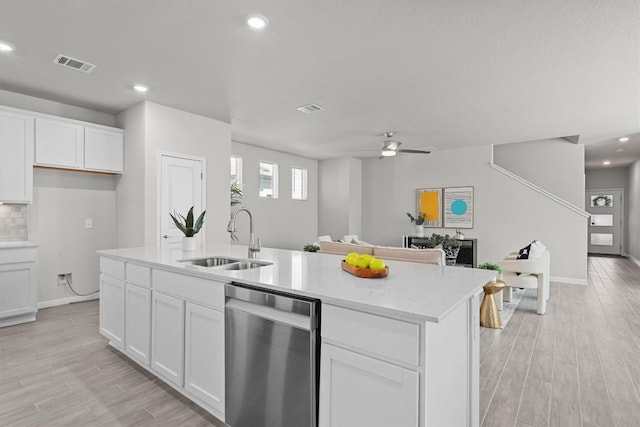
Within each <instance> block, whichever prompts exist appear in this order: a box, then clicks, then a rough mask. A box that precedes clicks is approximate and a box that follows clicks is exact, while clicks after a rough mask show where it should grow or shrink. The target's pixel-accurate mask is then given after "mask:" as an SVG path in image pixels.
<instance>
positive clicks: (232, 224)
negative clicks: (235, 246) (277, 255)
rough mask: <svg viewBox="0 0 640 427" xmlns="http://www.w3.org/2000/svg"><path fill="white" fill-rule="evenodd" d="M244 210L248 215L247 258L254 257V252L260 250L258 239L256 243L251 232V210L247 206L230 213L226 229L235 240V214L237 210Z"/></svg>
mask: <svg viewBox="0 0 640 427" xmlns="http://www.w3.org/2000/svg"><path fill="white" fill-rule="evenodd" d="M242 211H245V212H246V213H247V214H248V215H249V259H255V258H256V253H257V252H260V239H258V242H257V243H256V236H255V235H254V234H253V215H251V211H249V209H247V208H240V209H238V210H237V211H235V212H234V213H233V215H231V220H229V225H227V231H228V232H229V233H231V238H232V239H234V240H237V237H235V232H236V216H237V215H238V213H239V212H242Z"/></svg>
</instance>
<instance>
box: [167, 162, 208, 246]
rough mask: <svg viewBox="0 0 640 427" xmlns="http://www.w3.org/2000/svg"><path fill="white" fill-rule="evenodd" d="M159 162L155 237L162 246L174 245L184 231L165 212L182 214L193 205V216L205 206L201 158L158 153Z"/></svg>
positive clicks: (203, 164)
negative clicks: (156, 235) (157, 210)
mask: <svg viewBox="0 0 640 427" xmlns="http://www.w3.org/2000/svg"><path fill="white" fill-rule="evenodd" d="M159 163H160V168H159V169H160V174H159V177H160V182H159V187H160V188H159V192H158V193H159V201H158V209H159V212H158V221H159V226H158V231H159V233H158V240H159V242H160V246H162V247H171V246H177V245H179V244H181V242H182V237H184V234H182V232H181V231H180V230H179V229H178V228H177V227H176V226H175V224H174V223H173V221H172V220H171V217H170V216H169V213H173V212H174V211H175V212H178V213H180V214H182V215H184V216H186V215H187V212H188V211H189V208H191V206H193V207H194V208H193V213H194V216H195V218H196V219H197V217H198V215H200V213H201V212H202V210H203V209H204V206H205V200H204V195H205V182H206V181H205V179H204V171H205V170H206V168H205V159H203V158H199V157H191V156H182V155H177V154H166V153H160V159H159ZM202 232H203V231H202V230H201V232H200V233H202ZM198 236H200V234H198Z"/></svg>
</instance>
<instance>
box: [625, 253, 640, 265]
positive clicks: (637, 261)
mask: <svg viewBox="0 0 640 427" xmlns="http://www.w3.org/2000/svg"><path fill="white" fill-rule="evenodd" d="M625 256H626V257H627V258H629V259H630V260H631V261H633V262H634V263H636V264H638V265H640V260H638V259H636V258H634V257H632V256H631V255H629V254H625Z"/></svg>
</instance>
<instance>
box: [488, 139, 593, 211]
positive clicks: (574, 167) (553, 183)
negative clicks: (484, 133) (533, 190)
mask: <svg viewBox="0 0 640 427" xmlns="http://www.w3.org/2000/svg"><path fill="white" fill-rule="evenodd" d="M493 161H494V162H495V163H496V164H497V165H499V166H502V167H503V168H505V169H507V170H509V171H511V172H513V173H515V174H516V175H519V176H521V177H522V178H525V179H526V180H528V181H530V182H532V183H534V184H536V185H537V186H539V187H542V188H544V189H545V190H547V191H549V192H551V193H553V194H554V195H556V196H558V197H560V198H562V199H564V200H566V201H567V202H569V203H571V204H573V205H575V206H577V207H579V208H583V207H584V188H585V187H584V185H585V178H584V145H581V144H574V143H571V142H569V141H566V140H564V139H557V138H554V139H544V140H540V141H528V142H519V143H513V144H501V145H495V146H494V153H493Z"/></svg>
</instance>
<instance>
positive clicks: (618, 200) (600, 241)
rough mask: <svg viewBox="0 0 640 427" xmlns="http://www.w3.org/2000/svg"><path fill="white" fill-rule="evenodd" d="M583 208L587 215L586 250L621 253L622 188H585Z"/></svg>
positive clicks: (610, 253)
mask: <svg viewBox="0 0 640 427" xmlns="http://www.w3.org/2000/svg"><path fill="white" fill-rule="evenodd" d="M585 210H586V211H587V212H589V213H590V214H591V217H589V227H588V230H589V232H588V233H589V235H588V251H589V253H593V254H609V255H621V254H622V233H621V230H622V215H621V212H623V210H622V190H587V191H586V197H585Z"/></svg>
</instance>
